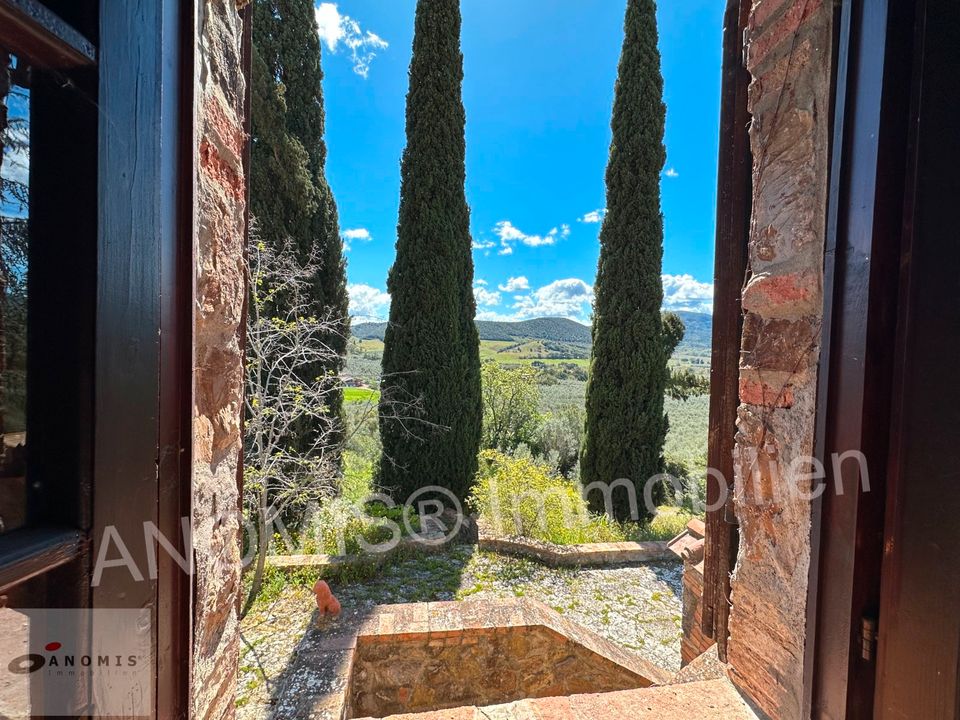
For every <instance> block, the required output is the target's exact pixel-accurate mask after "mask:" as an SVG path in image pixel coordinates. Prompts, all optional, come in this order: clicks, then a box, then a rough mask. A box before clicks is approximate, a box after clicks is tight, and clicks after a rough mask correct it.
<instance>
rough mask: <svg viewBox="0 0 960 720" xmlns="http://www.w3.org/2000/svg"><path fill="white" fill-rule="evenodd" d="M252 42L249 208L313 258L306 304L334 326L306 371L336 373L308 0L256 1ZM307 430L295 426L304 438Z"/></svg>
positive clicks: (339, 407)
mask: <svg viewBox="0 0 960 720" xmlns="http://www.w3.org/2000/svg"><path fill="white" fill-rule="evenodd" d="M253 41H254V42H253V45H254V65H255V67H254V73H253V83H254V85H253V113H252V114H253V136H254V143H253V163H252V164H253V172H252V176H251V196H252V197H251V205H252V210H253V212H254V214H255V215H256V217H257V219H258V221H259V228H260V233H261V236H262V237H263V239H264V241H265V242H270V243H272V244H273V245H274V246H275V247H279V246H280V245H281V244H282V243H284V242H286V241H287V240H288V239H289V240H292V241H293V243H294V247H295V249H296V251H297V253H298V255H299V259H300V260H301V262H306V261H307V260H308V259H309V258H311V257H312V258H313V260H314V261H315V262H317V263H318V270H317V273H316V276H315V277H314V280H313V302H312V303H311V307H312V310H313V314H314V315H315V316H316V317H318V318H330V319H331V320H333V321H336V322H337V324H338V327H337V330H336V331H335V332H331V333H330V334H329V335H328V336H327V337H325V338H324V341H325V342H326V343H327V344H328V345H329V346H330V347H331V348H332V349H333V350H335V351H336V357H337V360H334V361H333V362H332V363H330V364H329V366H326V367H317V368H311V369H310V373H311V374H313V375H315V376H321V375H324V374H328V375H331V376H337V375H339V373H340V372H341V371H342V370H343V365H344V361H345V358H346V350H347V335H348V333H349V310H348V303H349V298H348V295H347V278H346V260H345V258H344V256H343V242H342V240H341V238H340V227H339V220H338V217H337V206H336V202H335V200H334V198H333V192H332V191H331V189H330V186H329V184H328V183H327V180H326V157H327V149H326V144H325V143H324V140H323V133H324V124H325V118H324V107H323V86H322V81H323V71H322V69H321V56H320V53H321V51H320V38H319V35H318V32H317V24H316V17H315V14H314V7H313V3H312V2H311V0H256V2H255V5H254V35H253ZM258 64H259V66H260V67H259V68H258V67H257V65H258ZM258 109H259V112H258ZM329 402H330V407H329V408H328V412H327V415H328V417H330V418H334V419H338V420H339V419H340V418H341V416H342V411H343V394H342V392H341V391H340V390H339V389H335V390H333V391H332V392H331V393H330V395H329ZM341 426H342V424H341V423H338V424H337V427H341ZM310 432H311V429H310V428H304V429H303V433H304V436H305V437H308V436H309V433H310ZM303 442H304V443H306V440H303ZM335 444H336V439H335Z"/></svg>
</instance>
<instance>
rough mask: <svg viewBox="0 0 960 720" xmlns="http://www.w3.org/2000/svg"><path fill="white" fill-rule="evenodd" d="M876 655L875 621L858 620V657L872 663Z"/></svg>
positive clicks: (873, 619)
mask: <svg viewBox="0 0 960 720" xmlns="http://www.w3.org/2000/svg"><path fill="white" fill-rule="evenodd" d="M876 654H877V620H876V618H872V617H864V618H861V619H860V657H861V658H862V659H864V660H866V661H867V662H873V658H874V657H876Z"/></svg>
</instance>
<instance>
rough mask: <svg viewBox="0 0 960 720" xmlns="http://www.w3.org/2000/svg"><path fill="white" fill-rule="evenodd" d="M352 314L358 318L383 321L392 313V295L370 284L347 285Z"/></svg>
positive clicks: (362, 320)
mask: <svg viewBox="0 0 960 720" xmlns="http://www.w3.org/2000/svg"><path fill="white" fill-rule="evenodd" d="M347 294H348V295H349V296H350V316H351V317H352V318H355V319H356V320H360V321H361V322H364V321H383V320H386V318H387V316H388V315H389V313H390V295H389V294H388V293H385V292H383V291H382V290H378V289H377V288H375V287H371V286H370V285H363V284H354V285H347Z"/></svg>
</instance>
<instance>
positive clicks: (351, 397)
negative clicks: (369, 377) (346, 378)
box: [343, 387, 380, 403]
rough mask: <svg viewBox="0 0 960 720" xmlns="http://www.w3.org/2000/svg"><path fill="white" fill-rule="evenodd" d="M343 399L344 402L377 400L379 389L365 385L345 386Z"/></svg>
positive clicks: (378, 398)
mask: <svg viewBox="0 0 960 720" xmlns="http://www.w3.org/2000/svg"><path fill="white" fill-rule="evenodd" d="M343 401H344V402H345V403H367V402H379V401H380V391H379V390H374V389H373V388H365V387H345V388H344V389H343Z"/></svg>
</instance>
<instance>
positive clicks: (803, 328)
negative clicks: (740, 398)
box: [740, 313, 820, 373]
mask: <svg viewBox="0 0 960 720" xmlns="http://www.w3.org/2000/svg"><path fill="white" fill-rule="evenodd" d="M819 339H820V321H819V320H814V319H813V318H810V317H805V318H800V319H799V320H789V319H784V318H774V319H772V320H764V319H763V318H761V317H760V316H759V315H756V314H755V313H748V314H747V316H746V317H745V318H744V323H743V342H742V348H741V354H740V366H741V367H742V368H750V369H753V370H761V371H762V370H780V371H784V372H789V373H795V372H801V371H803V370H805V369H807V368H808V367H810V366H811V365H813V364H814V363H815V362H816V352H815V351H816V350H817V347H818V346H819Z"/></svg>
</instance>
